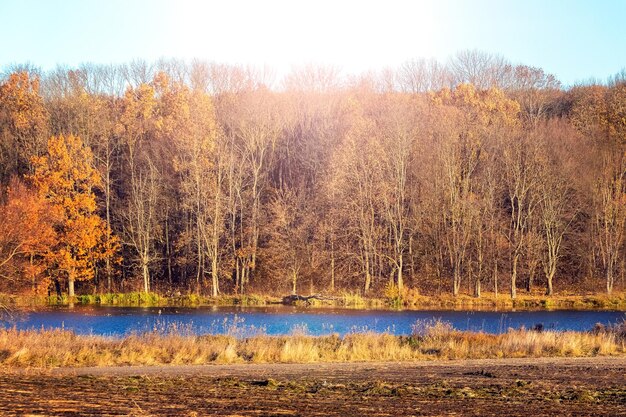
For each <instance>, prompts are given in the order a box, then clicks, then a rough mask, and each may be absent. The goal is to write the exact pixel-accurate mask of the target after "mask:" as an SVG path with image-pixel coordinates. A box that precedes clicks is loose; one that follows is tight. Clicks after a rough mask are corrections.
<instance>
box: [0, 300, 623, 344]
mask: <svg viewBox="0 0 626 417" xmlns="http://www.w3.org/2000/svg"><path fill="white" fill-rule="evenodd" d="M624 319H626V313H625V312H623V311H573V310H572V311H570V310H559V311H543V310H542V311H519V312H511V311H509V312H494V311H432V310H428V311H408V310H405V311H393V310H349V309H323V308H319V309H314V308H296V307H282V306H280V307H199V308H180V307H165V308H164V307H160V308H159V307H149V308H141V307H128V308H125V307H92V306H78V307H74V308H71V309H70V308H66V307H57V308H50V309H46V310H41V311H34V312H24V313H20V314H18V315H17V316H15V317H14V318H13V320H12V321H10V322H0V326H4V327H13V326H15V327H17V328H18V329H42V328H44V329H51V328H64V329H67V330H72V331H74V332H75V333H77V334H96V335H105V336H122V335H127V334H130V333H133V332H135V333H137V332H138V333H141V332H146V331H159V332H179V333H184V334H232V335H235V336H238V337H245V336H250V335H255V334H267V335H285V334H293V333H305V334H310V335H323V334H330V333H339V334H341V335H343V334H346V333H350V332H365V331H373V332H388V333H392V334H397V335H407V334H411V333H412V332H413V330H414V329H415V328H420V327H423V325H424V324H429V323H432V322H433V321H436V320H440V321H443V322H447V323H449V324H450V325H452V326H453V327H454V328H455V329H457V330H471V331H482V332H487V333H501V332H505V331H507V329H509V328H513V329H517V328H520V327H525V328H533V327H534V326H536V325H538V324H541V325H542V326H543V329H545V330H577V331H585V330H590V329H591V328H593V326H594V325H595V324H596V323H601V324H604V325H607V324H615V323H620V322H622V321H623V320H624ZM416 323H417V327H415V325H416Z"/></svg>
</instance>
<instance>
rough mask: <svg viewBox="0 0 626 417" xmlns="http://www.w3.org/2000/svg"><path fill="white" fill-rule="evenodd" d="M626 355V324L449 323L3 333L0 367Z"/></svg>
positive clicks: (0, 347)
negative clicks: (326, 331)
mask: <svg viewBox="0 0 626 417" xmlns="http://www.w3.org/2000/svg"><path fill="white" fill-rule="evenodd" d="M623 354H626V322H625V323H622V324H621V325H618V326H613V327H610V328H597V329H595V330H594V331H590V332H555V331H545V332H536V331H532V330H509V331H508V332H506V333H504V334H500V335H492V334H485V333H472V332H459V331H455V330H453V329H452V328H451V327H450V326H449V325H446V324H445V323H441V322H436V323H429V324H426V325H423V324H421V325H418V326H416V328H415V331H414V334H413V335H411V336H394V335H390V334H385V333H382V334H381V333H372V332H369V333H352V334H348V335H345V336H343V337H340V336H338V335H336V334H333V335H328V336H310V335H306V334H304V333H297V334H294V335H291V336H267V335H256V336H251V337H245V338H239V337H236V336H233V335H206V336H195V335H191V334H188V333H186V332H184V331H181V332H173V331H169V332H161V331H153V332H148V333H142V334H132V335H129V336H126V337H123V338H117V337H104V336H94V335H87V336H85V335H76V334H74V333H73V332H71V331H67V330H40V331H34V330H29V331H22V330H16V329H3V330H0V367H57V366H114V365H163V364H172V365H175V364H207V363H291V362H305V363H307V362H344V361H345V362H350V361H410V360H423V359H474V358H503V357H540V356H594V355H623Z"/></svg>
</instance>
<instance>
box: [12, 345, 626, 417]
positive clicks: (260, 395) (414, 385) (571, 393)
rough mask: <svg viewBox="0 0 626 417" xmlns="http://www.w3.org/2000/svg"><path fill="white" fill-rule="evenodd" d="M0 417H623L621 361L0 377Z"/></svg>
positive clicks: (625, 389) (625, 372) (130, 370)
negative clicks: (473, 416)
mask: <svg viewBox="0 0 626 417" xmlns="http://www.w3.org/2000/svg"><path fill="white" fill-rule="evenodd" d="M0 415H38V416H40V415H55V416H78V415H136V416H148V415H149V416H153V415H154V416H160V415H182V416H201V415H225V416H283V415H288V416H296V415H302V416H304V415H310V416H363V417H369V416H403V415H407V416H408V415H416V416H417V415H476V416H508V415H524V416H538V415H561V416H568V415H572V416H574V415H576V416H582V415H594V416H600V415H606V416H619V415H624V416H626V358H624V357H613V358H610V357H596V358H549V359H548V358H542V359H500V360H470V361H437V362H409V363H331V364H266V365H251V364H244V365H207V366H159V367H115V368H59V369H53V370H11V369H0Z"/></svg>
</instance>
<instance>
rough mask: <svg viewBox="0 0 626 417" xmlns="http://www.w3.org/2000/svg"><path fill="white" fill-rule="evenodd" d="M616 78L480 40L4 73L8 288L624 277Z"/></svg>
mask: <svg viewBox="0 0 626 417" xmlns="http://www.w3.org/2000/svg"><path fill="white" fill-rule="evenodd" d="M625 151H626V74H624V73H622V74H621V75H617V76H615V77H614V78H612V79H611V80H608V81H606V82H588V83H586V84H582V85H577V86H573V87H568V88H564V87H563V86H562V85H561V84H560V83H559V81H558V80H557V79H556V77H555V76H553V75H550V74H548V73H546V72H544V71H543V70H542V69H539V68H534V67H530V66H525V65H516V64H511V63H510V62H508V61H507V60H506V59H504V58H502V57H500V56H497V55H491V54H486V53H482V52H478V51H464V52H460V53H458V54H457V55H455V56H454V57H453V58H451V59H450V61H449V62H446V63H440V62H437V61H430V60H421V59H418V60H414V61H408V62H406V63H405V64H403V65H402V66H400V67H398V68H394V69H389V70H385V71H381V72H371V73H364V74H360V75H356V76H342V75H341V74H340V72H339V71H337V70H336V69H334V68H331V67H322V66H313V65H310V66H305V67H301V68H298V69H295V70H293V71H292V72H291V73H289V74H287V75H286V76H284V77H281V78H280V79H278V77H276V76H275V75H274V74H273V73H272V72H271V71H270V70H267V69H264V68H263V69H261V68H252V67H245V66H232V65H223V64H216V63H207V62H199V61H193V62H179V61H175V60H162V61H159V62H155V63H147V62H144V61H134V62H131V63H129V64H125V65H91V64H85V65H82V66H80V67H78V68H63V67H60V68H58V69H56V70H52V71H47V72H43V71H40V70H38V69H37V68H34V67H32V66H29V65H24V66H15V67H13V68H11V69H9V70H8V71H6V73H5V74H4V76H3V77H2V78H1V81H0V185H1V187H2V192H1V193H0V277H1V279H0V292H4V293H13V294H31V293H38V294H55V293H59V294H60V293H67V294H69V295H70V296H71V295H74V294H79V293H83V294H86V293H104V292H116V291H117V292H128V291H145V292H157V293H160V294H174V293H184V294H187V293H198V294H202V295H206V296H217V295H219V294H247V293H252V292H254V293H264V294H289V293H292V292H293V293H308V294H313V293H325V294H337V293H341V292H356V293H360V294H363V295H378V294H382V293H383V292H384V291H389V290H390V289H393V288H395V289H398V291H407V290H411V291H417V292H419V293H421V294H426V295H429V294H433V295H434V294H444V293H445V294H453V295H458V294H470V295H473V296H476V297H480V296H481V291H483V292H484V291H488V292H496V293H501V294H504V293H506V294H509V295H510V297H512V298H515V297H516V296H517V295H518V294H519V293H520V292H526V291H531V290H534V291H539V290H540V291H542V292H545V293H546V294H548V295H551V294H553V292H560V291H568V292H571V293H577V294H578V293H584V292H589V291H594V292H608V293H611V292H612V291H617V290H623V289H624V287H625V286H626V282H625V279H624V274H625V272H626V266H625V260H626V257H625V253H626V244H625V239H624V237H625V231H626V230H625V227H626V153H625Z"/></svg>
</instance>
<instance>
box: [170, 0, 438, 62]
mask: <svg viewBox="0 0 626 417" xmlns="http://www.w3.org/2000/svg"><path fill="white" fill-rule="evenodd" d="M168 8H169V10H167V11H166V13H168V14H170V16H173V17H174V19H172V21H174V22H176V23H175V24H174V26H173V27H172V28H171V30H169V31H168V33H167V36H166V37H167V38H168V39H169V40H165V42H171V44H170V45H168V46H169V48H170V49H172V50H173V52H174V55H175V56H183V57H191V56H196V57H199V58H204V59H215V60H218V61H226V62H232V63H244V64H247V63H250V64H255V65H263V64H267V65H270V66H272V67H275V68H276V69H277V70H278V71H279V72H283V71H286V70H288V69H289V68H290V67H291V66H293V65H302V64H306V63H316V64H325V65H333V66H337V67H339V69H341V70H344V71H346V72H358V71H362V70H364V69H379V68H382V67H386V66H389V65H397V64H398V63H400V62H403V61H404V60H406V59H407V54H408V55H409V56H434V55H436V53H437V41H438V39H437V35H436V33H435V29H436V28H437V26H438V23H437V21H436V20H437V19H436V16H435V15H434V13H433V7H432V3H431V2H415V1H398V0H396V1H390V2H385V3H382V2H373V1H365V2H364V1H355V0H350V1H341V2H337V1H328V0H322V1H304V2H301V1H297V2H296V1H280V0H274V1H269V2H258V1H244V0H238V1H232V2H206V1H198V0H196V1H194V0H190V1H183V2H181V3H178V2H177V4H176V5H175V6H174V5H172V4H169V5H168Z"/></svg>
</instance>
